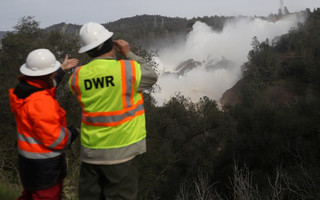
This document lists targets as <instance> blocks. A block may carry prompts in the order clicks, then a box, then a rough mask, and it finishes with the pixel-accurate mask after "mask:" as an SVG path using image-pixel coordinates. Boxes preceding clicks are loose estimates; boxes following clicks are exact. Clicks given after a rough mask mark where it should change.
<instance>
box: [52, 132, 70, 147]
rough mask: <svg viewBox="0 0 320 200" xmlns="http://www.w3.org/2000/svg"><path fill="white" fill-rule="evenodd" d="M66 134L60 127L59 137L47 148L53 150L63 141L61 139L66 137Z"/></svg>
mask: <svg viewBox="0 0 320 200" xmlns="http://www.w3.org/2000/svg"><path fill="white" fill-rule="evenodd" d="M66 134H67V133H66V130H65V129H64V128H63V127H61V129H60V134H59V137H58V138H57V139H56V141H54V142H53V143H52V144H51V145H50V146H49V148H51V149H53V148H55V147H57V146H58V145H59V144H60V143H61V142H62V141H63V139H64V138H65V137H66Z"/></svg>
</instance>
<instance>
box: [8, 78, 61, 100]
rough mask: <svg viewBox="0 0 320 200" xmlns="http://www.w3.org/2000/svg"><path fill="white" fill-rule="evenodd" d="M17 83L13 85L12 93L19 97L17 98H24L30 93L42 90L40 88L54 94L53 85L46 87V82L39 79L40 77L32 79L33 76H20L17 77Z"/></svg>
mask: <svg viewBox="0 0 320 200" xmlns="http://www.w3.org/2000/svg"><path fill="white" fill-rule="evenodd" d="M19 81H20V82H19V84H18V85H17V86H16V87H15V90H14V94H15V95H16V96H17V97H18V98H19V99H25V98H27V97H29V96H30V95H31V94H33V93H35V92H38V91H42V90H47V91H48V93H49V94H50V95H52V96H55V89H56V88H55V87H53V88H50V89H47V88H48V84H47V83H46V82H45V81H43V80H41V79H34V78H29V77H27V76H20V77H19Z"/></svg>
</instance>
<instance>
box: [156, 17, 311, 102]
mask: <svg viewBox="0 0 320 200" xmlns="http://www.w3.org/2000/svg"><path fill="white" fill-rule="evenodd" d="M304 21H305V16H304V14H303V13H295V14H290V15H287V16H285V17H283V18H282V19H280V20H278V21H275V22H272V21H268V20H263V19H261V18H245V17H241V18H235V19H233V20H229V21H227V22H226V23H225V25H224V27H223V30H222V31H220V32H217V31H214V30H212V28H211V27H209V26H208V25H207V24H205V23H202V22H196V23H195V24H194V25H193V27H192V30H191V31H190V32H189V34H188V35H187V37H186V38H185V40H183V41H179V42H177V43H172V44H171V45H170V46H167V47H165V48H162V49H160V50H159V57H157V58H155V61H156V62H157V63H158V64H159V66H158V67H159V72H160V77H159V79H158V85H159V86H160V88H161V91H160V93H156V94H155V98H156V100H157V101H158V104H159V105H162V103H164V102H166V100H169V99H170V97H172V96H174V95H175V94H176V93H177V92H180V93H181V94H182V95H184V96H185V97H189V98H191V100H192V101H198V100H199V99H200V98H201V97H203V96H208V97H209V98H211V99H214V100H216V101H217V102H219V100H220V98H221V97H222V94H223V93H224V92H225V91H226V90H227V89H229V88H231V87H232V86H233V85H234V84H235V83H236V82H237V81H238V80H239V79H241V75H242V73H241V70H242V66H243V64H244V63H245V62H247V61H248V59H247V55H248V53H249V51H250V50H251V49H252V46H251V43H252V39H253V38H254V37H255V36H256V37H257V38H258V40H259V41H260V42H261V41H265V40H266V39H269V41H270V43H271V42H272V41H273V40H275V39H276V38H277V37H279V36H281V35H283V34H286V33H288V31H289V30H291V29H294V28H295V27H296V26H297V25H298V23H303V22H304Z"/></svg>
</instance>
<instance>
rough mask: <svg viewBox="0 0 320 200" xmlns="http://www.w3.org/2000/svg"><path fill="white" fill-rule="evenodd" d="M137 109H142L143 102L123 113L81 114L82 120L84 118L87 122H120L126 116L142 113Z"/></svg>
mask: <svg viewBox="0 0 320 200" xmlns="http://www.w3.org/2000/svg"><path fill="white" fill-rule="evenodd" d="M139 111H144V105H143V104H140V105H138V106H137V107H136V108H134V109H133V110H129V111H127V112H125V113H123V114H119V115H105V116H95V117H89V116H85V115H83V118H82V120H84V121H86V122H88V123H115V122H122V121H124V120H125V119H126V118H129V117H134V116H136V115H139V114H143V113H144V112H143V113H138V112H139Z"/></svg>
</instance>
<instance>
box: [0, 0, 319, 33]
mask: <svg viewBox="0 0 320 200" xmlns="http://www.w3.org/2000/svg"><path fill="white" fill-rule="evenodd" d="M0 5H1V6H0V9H1V12H0V31H7V30H9V31H10V30H12V27H13V26H14V25H16V24H17V22H18V21H19V19H20V18H21V17H24V16H33V17H34V19H35V20H36V21H39V22H40V26H41V28H45V27H48V26H51V25H54V24H58V23H61V22H66V23H73V24H84V23H86V22H88V21H94V22H99V23H106V22H112V21H116V20H118V19H121V18H126V17H132V16H136V15H143V14H150V15H163V16H168V17H186V18H188V19H189V18H192V17H203V16H214V15H218V16H222V15H223V16H237V15H246V16H254V15H257V16H268V15H269V14H270V13H277V11H278V8H279V7H280V0H113V1H112V0H0ZM284 6H286V7H287V8H288V10H289V11H290V12H295V11H301V10H305V9H306V8H310V9H311V10H313V9H314V8H318V7H320V0H284Z"/></svg>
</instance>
